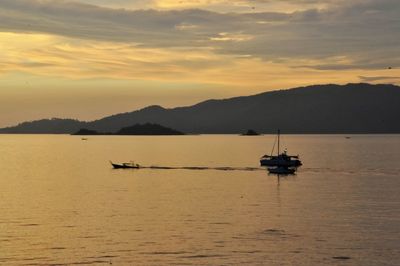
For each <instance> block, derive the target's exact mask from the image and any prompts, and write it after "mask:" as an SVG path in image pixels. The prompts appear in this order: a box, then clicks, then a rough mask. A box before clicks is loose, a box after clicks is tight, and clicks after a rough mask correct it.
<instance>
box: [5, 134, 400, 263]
mask: <svg viewBox="0 0 400 266" xmlns="http://www.w3.org/2000/svg"><path fill="white" fill-rule="evenodd" d="M274 138H275V136H272V135H265V136H256V137H243V136H233V135H199V136H179V137H175V136H170V137H131V136H126V137H122V136H95V137H88V140H86V141H84V140H81V138H80V137H77V136H67V135H0V167H1V172H0V214H1V215H0V264H1V265H53V264H55V265H73V264H84V265H89V264H94V265H103V264H104V265H109V264H113V265H246V264H247V265H399V264H400V136H399V135H352V136H351V138H345V136H342V135H334V136H321V135H290V136H287V135H284V136H283V139H282V141H283V146H284V147H287V148H288V151H289V153H291V154H300V156H301V159H302V161H303V163H304V166H302V167H301V168H300V169H299V171H298V172H297V174H296V175H295V176H289V177H280V178H278V177H277V176H273V175H268V173H267V172H266V171H265V170H262V169H253V170H251V168H257V167H258V166H259V161H258V160H259V157H260V156H261V155H263V154H265V153H270V152H271V148H272V144H273V142H274ZM109 160H112V161H115V162H126V161H130V160H134V161H135V162H137V163H140V164H141V165H145V166H151V165H154V166H166V167H210V168H216V167H217V168H218V167H231V169H230V170H216V169H204V170H187V169H186V170H185V169H169V170H168V169H139V170H113V169H112V168H111V165H110V164H109ZM247 167H249V168H250V169H247V170H246V169H243V168H247ZM236 168H237V169H236Z"/></svg>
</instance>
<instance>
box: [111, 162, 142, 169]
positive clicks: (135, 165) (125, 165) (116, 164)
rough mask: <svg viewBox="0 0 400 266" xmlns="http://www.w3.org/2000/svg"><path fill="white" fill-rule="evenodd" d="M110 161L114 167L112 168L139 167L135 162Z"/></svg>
mask: <svg viewBox="0 0 400 266" xmlns="http://www.w3.org/2000/svg"><path fill="white" fill-rule="evenodd" d="M110 163H111V165H112V166H113V167H114V169H132V168H133V169H139V168H140V165H139V164H137V163H134V162H129V163H121V164H118V163H113V162H111V161H110Z"/></svg>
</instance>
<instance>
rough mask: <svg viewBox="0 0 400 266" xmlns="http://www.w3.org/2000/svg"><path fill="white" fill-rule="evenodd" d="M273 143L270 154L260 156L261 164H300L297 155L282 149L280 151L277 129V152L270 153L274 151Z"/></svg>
mask: <svg viewBox="0 0 400 266" xmlns="http://www.w3.org/2000/svg"><path fill="white" fill-rule="evenodd" d="M274 148H275V143H274V146H273V148H272V152H271V155H267V154H266V155H264V156H262V157H261V158H260V164H261V166H284V167H299V166H301V165H302V163H301V161H300V158H299V156H298V155H288V154H287V151H286V150H284V151H283V152H282V153H280V130H278V153H277V155H272V153H273V152H274Z"/></svg>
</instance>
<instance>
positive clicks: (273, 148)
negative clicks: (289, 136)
mask: <svg viewBox="0 0 400 266" xmlns="http://www.w3.org/2000/svg"><path fill="white" fill-rule="evenodd" d="M277 138H278V137H277V136H275V140H274V145H273V146H272V151H271V156H272V154H273V153H274V150H275V145H276V140H277Z"/></svg>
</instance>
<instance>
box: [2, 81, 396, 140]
mask: <svg viewBox="0 0 400 266" xmlns="http://www.w3.org/2000/svg"><path fill="white" fill-rule="evenodd" d="M399 117H400V87H398V86H395V85H371V84H365V83H361V84H347V85H333V84H329V85H315V86H308V87H300V88H295V89H289V90H279V91H272V92H265V93H261V94H257V95H252V96H244V97H236V98H230V99H223V100H208V101H205V102H201V103H199V104H196V105H193V106H188V107H178V108H172V109H165V108H163V107H161V106H149V107H147V108H144V109H141V110H138V111H134V112H129V113H123V114H116V115H113V116H109V117H105V118H102V119H99V120H95V121H91V122H80V121H77V120H60V119H52V120H40V121H33V122H26V123H22V124H20V125H18V126H15V127H10V128H4V129H0V133H72V132H76V131H77V130H79V129H80V128H87V129H90V130H96V131H98V132H117V131H118V130H119V129H121V128H123V127H128V126H130V125H134V124H143V123H157V124H161V125H164V126H167V127H170V128H174V129H176V130H179V131H182V132H187V133H235V134H240V133H243V132H244V131H245V130H247V129H249V128H251V129H253V130H255V131H257V132H259V133H274V132H276V130H277V129H278V128H280V129H281V130H282V132H284V133H400V123H399V122H398V119H399Z"/></svg>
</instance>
